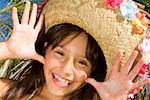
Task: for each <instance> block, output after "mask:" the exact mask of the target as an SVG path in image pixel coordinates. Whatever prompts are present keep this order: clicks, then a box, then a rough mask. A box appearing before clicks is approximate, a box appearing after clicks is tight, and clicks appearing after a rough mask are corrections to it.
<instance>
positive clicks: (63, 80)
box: [54, 74, 69, 84]
mask: <svg viewBox="0 0 150 100" xmlns="http://www.w3.org/2000/svg"><path fill="white" fill-rule="evenodd" d="M54 77H55V78H56V79H57V80H58V81H60V82H62V83H65V84H68V83H69V82H68V81H67V80H65V79H62V78H61V77H59V76H57V75H55V74H54Z"/></svg>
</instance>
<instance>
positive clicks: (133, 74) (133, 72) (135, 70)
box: [128, 58, 144, 80]
mask: <svg viewBox="0 0 150 100" xmlns="http://www.w3.org/2000/svg"><path fill="white" fill-rule="evenodd" d="M143 64H144V61H143V59H142V58H141V59H140V60H139V61H138V63H137V64H136V65H135V66H134V68H133V69H132V70H131V71H130V72H129V75H128V77H129V79H130V80H134V78H135V77H136V76H137V74H138V73H139V71H140V69H141V66H143Z"/></svg>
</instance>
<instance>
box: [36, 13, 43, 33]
mask: <svg viewBox="0 0 150 100" xmlns="http://www.w3.org/2000/svg"><path fill="white" fill-rule="evenodd" d="M43 20H44V15H43V13H41V15H40V18H39V20H38V23H37V25H36V26H35V30H37V33H39V31H40V30H41V28H42V25H43Z"/></svg>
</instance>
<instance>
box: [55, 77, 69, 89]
mask: <svg viewBox="0 0 150 100" xmlns="http://www.w3.org/2000/svg"><path fill="white" fill-rule="evenodd" d="M54 81H55V84H56V85H57V86H58V87H61V88H64V87H67V86H68V83H67V82H65V83H64V82H61V81H59V80H57V79H56V78H55V79H54Z"/></svg>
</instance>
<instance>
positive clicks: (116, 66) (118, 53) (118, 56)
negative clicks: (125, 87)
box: [112, 51, 123, 74]
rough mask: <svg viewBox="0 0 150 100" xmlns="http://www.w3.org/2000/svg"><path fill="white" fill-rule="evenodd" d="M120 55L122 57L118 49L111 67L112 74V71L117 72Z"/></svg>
mask: <svg viewBox="0 0 150 100" xmlns="http://www.w3.org/2000/svg"><path fill="white" fill-rule="evenodd" d="M122 57H123V52H121V51H118V52H117V54H116V57H115V61H114V65H113V69H112V74H113V73H114V74H115V73H116V72H118V70H119V67H120V62H121V59H122Z"/></svg>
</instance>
